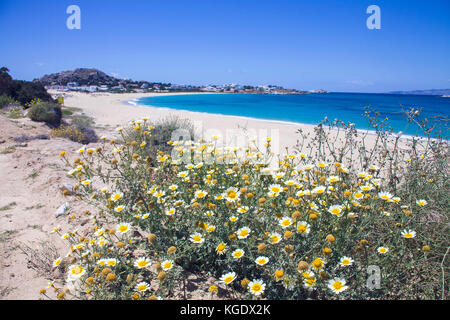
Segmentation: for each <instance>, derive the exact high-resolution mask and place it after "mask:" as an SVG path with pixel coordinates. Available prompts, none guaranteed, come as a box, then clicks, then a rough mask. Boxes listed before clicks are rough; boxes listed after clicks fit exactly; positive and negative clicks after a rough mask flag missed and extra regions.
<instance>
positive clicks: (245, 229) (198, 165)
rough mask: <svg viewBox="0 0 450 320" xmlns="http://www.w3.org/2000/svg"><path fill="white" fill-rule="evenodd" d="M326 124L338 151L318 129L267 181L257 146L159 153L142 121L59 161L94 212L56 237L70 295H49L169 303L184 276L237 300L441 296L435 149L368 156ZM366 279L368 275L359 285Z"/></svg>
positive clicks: (440, 180) (173, 148) (440, 202)
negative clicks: (204, 279)
mask: <svg viewBox="0 0 450 320" xmlns="http://www.w3.org/2000/svg"><path fill="white" fill-rule="evenodd" d="M334 126H335V128H334V129H335V130H334V132H336V131H337V132H339V130H341V131H342V132H345V136H344V139H347V140H346V141H347V142H348V143H347V144H342V145H344V147H343V148H342V149H339V150H338V149H335V148H334V147H332V145H333V143H332V141H330V140H332V139H334V137H333V138H330V136H327V131H326V129H324V127H323V126H320V125H319V126H318V128H317V130H316V136H315V137H311V141H312V142H310V143H309V145H308V144H304V145H301V142H300V145H299V148H298V150H296V151H295V152H292V153H288V152H287V153H286V154H282V155H279V157H278V158H277V164H278V166H277V168H275V169H273V168H269V167H268V164H269V162H270V160H271V157H272V152H271V142H270V139H267V141H266V144H265V149H263V150H261V149H260V148H258V147H256V145H252V144H251V143H250V144H249V145H248V146H247V147H245V148H232V147H221V146H220V145H218V144H217V141H216V140H215V139H214V138H213V139H211V140H205V139H200V140H199V141H191V140H188V141H172V140H170V141H166V144H167V146H169V148H167V146H165V147H164V150H165V151H162V149H158V148H156V147H155V144H154V140H153V139H154V138H153V130H154V126H152V124H151V123H150V122H149V121H148V119H141V120H137V121H133V122H132V123H131V124H130V126H129V127H127V128H120V129H119V130H118V132H119V134H120V136H121V138H120V139H117V140H110V141H109V142H107V141H106V139H105V140H103V144H102V145H101V146H100V147H97V148H95V149H82V150H79V152H78V154H76V155H74V156H73V157H72V156H69V155H67V154H66V153H62V154H61V158H62V160H63V161H64V162H65V163H66V165H67V166H68V174H69V175H70V176H72V177H73V178H74V179H75V181H76V182H77V185H76V191H77V194H78V196H79V197H80V199H82V200H84V201H86V203H88V204H89V205H91V206H93V207H94V208H96V210H95V212H91V213H90V216H91V219H92V224H93V227H92V230H91V231H90V232H89V233H87V234H83V235H81V234H79V233H78V232H77V231H75V232H73V231H72V232H70V231H69V232H66V233H63V231H59V230H58V231H57V232H61V237H62V238H63V239H64V241H67V243H68V246H69V248H70V250H69V253H68V254H67V257H66V258H64V260H67V261H66V263H60V261H56V262H55V264H57V266H56V267H55V268H62V270H63V271H64V272H65V274H66V279H65V281H64V282H63V283H62V284H61V286H64V285H67V286H70V288H71V289H70V291H69V292H70V294H68V293H64V292H65V291H64V289H62V287H58V288H57V289H55V290H57V291H58V290H59V291H58V292H60V293H64V295H63V296H62V298H68V297H72V298H79V299H159V298H170V297H171V296H173V292H174V290H177V288H181V286H182V284H183V283H184V280H183V277H184V276H183V272H184V271H189V272H192V273H207V274H209V275H211V276H213V277H214V278H215V279H217V281H216V284H215V285H214V286H213V287H211V288H213V289H211V288H210V292H212V293H213V294H214V293H215V292H217V290H218V289H217V288H218V287H220V288H222V289H223V290H230V291H231V292H234V293H235V294H237V295H239V297H241V298H245V299H305V298H317V299H366V298H367V299H372V298H378V299H398V298H441V297H442V295H444V296H446V295H447V293H446V292H445V290H444V289H445V287H443V282H444V285H445V283H446V281H448V278H447V273H446V271H448V270H446V269H445V268H447V267H448V264H446V263H445V254H446V250H447V247H448V229H446V227H445V225H446V224H447V223H448V202H449V199H448V194H449V193H448V191H449V188H448V187H449V185H448V171H446V170H445V168H446V166H447V165H448V145H447V144H445V143H443V142H442V140H441V141H440V142H439V141H437V142H433V143H432V142H430V141H431V140H428V144H429V145H428V146H425V147H424V148H417V145H415V146H413V147H412V148H410V149H409V150H406V151H405V150H398V149H397V150H396V149H394V151H392V150H390V149H389V148H388V147H387V144H386V141H387V140H388V139H389V138H388V136H386V135H384V133H383V134H380V135H379V137H378V139H379V140H377V144H376V145H375V147H374V148H375V149H374V150H377V151H374V152H373V153H372V157H371V155H370V152H369V151H367V149H364V148H363V147H362V145H361V144H364V141H363V140H361V139H359V140H357V139H355V132H354V131H352V130H351V127H343V126H339V125H337V124H336V123H335V125H334ZM336 127H337V128H336ZM382 132H385V131H382ZM383 139H384V140H383ZM303 141H306V140H303ZM160 143H161V142H159V144H160ZM434 143H440V144H439V148H438V147H437V146H438V145H436V144H434ZM358 144H359V146H360V149H351V148H352V145H353V146H354V148H358ZM383 146H385V147H386V148H385V149H384V152H386V154H383V153H382V152H383V151H379V150H378V149H377V148H382V147H383ZM356 150H357V151H358V152H357V153H356ZM417 150H419V151H417ZM380 152H381V153H380ZM352 154H353V155H357V156H355V158H352ZM383 156H384V157H385V159H388V160H386V161H379V160H382V157H383ZM377 157H378V158H377ZM380 157H381V158H380ZM394 158H395V160H394ZM444 167H445V168H444ZM394 174H395V175H396V176H397V179H395V177H394V176H393V175H394ZM373 267H375V269H377V268H378V270H379V271H380V272H379V275H380V276H379V277H378V278H375V280H374V281H375V282H374V283H375V286H370V285H369V284H368V283H371V281H372V280H371V279H373V278H371V277H372V276H374V275H373V274H371V273H370V272H369V271H370V270H371V269H373ZM52 286H54V287H55V288H56V284H54V283H52ZM181 290H182V289H181Z"/></svg>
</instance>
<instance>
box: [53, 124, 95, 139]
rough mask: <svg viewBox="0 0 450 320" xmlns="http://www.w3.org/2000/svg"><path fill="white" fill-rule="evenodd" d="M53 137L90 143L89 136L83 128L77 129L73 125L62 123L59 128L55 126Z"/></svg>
mask: <svg viewBox="0 0 450 320" xmlns="http://www.w3.org/2000/svg"><path fill="white" fill-rule="evenodd" d="M50 136H51V137H59V138H66V139H69V140H72V141H75V142H79V143H88V142H89V141H87V138H86V137H85V135H84V134H83V132H82V131H81V130H77V129H75V128H73V127H71V126H66V125H61V126H59V128H53V129H52V131H51V133H50Z"/></svg>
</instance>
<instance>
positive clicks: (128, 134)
mask: <svg viewBox="0 0 450 320" xmlns="http://www.w3.org/2000/svg"><path fill="white" fill-rule="evenodd" d="M133 123H134V122H133ZM147 125H148V129H149V130H150V131H151V134H147V135H146V140H145V141H146V143H147V142H148V144H147V145H146V146H144V147H142V149H143V150H142V152H143V156H145V157H147V158H148V160H149V165H156V160H155V159H156V157H157V154H158V152H168V151H170V149H171V146H170V145H169V144H168V142H169V141H170V140H171V139H172V134H174V132H175V131H176V130H180V132H181V133H183V134H184V135H185V136H184V139H194V134H195V130H194V126H193V124H192V123H191V122H190V121H189V120H188V119H182V118H178V117H176V116H168V117H165V118H162V119H160V120H159V121H158V122H156V123H151V124H150V123H148V124H147ZM138 128H139V129H138ZM137 129H138V130H137ZM141 129H142V128H141V126H140V125H139V124H137V123H135V125H134V126H130V127H127V128H125V129H123V128H119V130H120V132H121V135H122V138H123V140H122V142H124V143H126V142H131V141H136V140H141V139H142V135H143V134H145V133H146V132H147V133H149V131H145V130H144V131H143V130H141Z"/></svg>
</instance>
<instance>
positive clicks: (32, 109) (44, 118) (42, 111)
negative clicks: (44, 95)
mask: <svg viewBox="0 0 450 320" xmlns="http://www.w3.org/2000/svg"><path fill="white" fill-rule="evenodd" d="M27 107H28V114H27V115H28V117H29V118H30V119H31V120H33V121H39V122H45V123H46V124H47V125H49V126H50V127H53V128H56V127H59V125H60V124H61V119H62V112H61V107H60V106H59V105H58V104H55V103H50V102H45V101H41V100H39V99H37V100H32V101H31V102H30V103H29V104H27Z"/></svg>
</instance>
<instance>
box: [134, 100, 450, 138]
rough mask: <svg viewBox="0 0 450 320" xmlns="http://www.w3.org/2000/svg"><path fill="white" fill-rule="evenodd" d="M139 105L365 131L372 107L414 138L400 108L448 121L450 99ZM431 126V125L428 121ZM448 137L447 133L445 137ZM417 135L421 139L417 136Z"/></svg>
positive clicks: (412, 127)
mask: <svg viewBox="0 0 450 320" xmlns="http://www.w3.org/2000/svg"><path fill="white" fill-rule="evenodd" d="M138 103H139V104H141V105H148V106H155V107H165V108H172V109H178V110H188V111H197V112H207V113H216V114H223V115H233V116H244V117H251V118H260V119H266V120H278V121H289V122H300V123H307V124H317V123H319V122H320V121H322V120H323V119H324V118H325V117H328V119H330V120H334V119H339V120H342V121H345V122H351V123H354V124H355V126H356V128H358V129H368V128H369V125H368V122H367V120H366V119H365V118H364V116H363V115H364V112H365V109H364V107H368V106H370V107H372V108H374V109H375V110H377V111H378V112H379V113H380V118H381V119H384V118H385V117H388V118H389V125H390V126H391V127H392V128H393V130H394V131H395V132H398V131H403V132H404V133H406V134H412V135H415V134H416V133H418V132H417V130H418V127H417V126H415V125H409V127H408V128H406V126H407V121H406V117H405V114H404V113H403V112H402V108H403V109H405V110H407V109H409V108H411V107H413V108H416V109H417V108H420V109H422V114H421V118H425V117H426V118H432V117H435V116H438V115H442V116H446V117H448V116H449V114H450V98H444V97H440V96H419V95H394V94H368V93H328V94H308V95H259V94H197V95H174V96H158V97H145V98H141V99H139V101H138ZM431 122H432V123H433V121H431ZM405 128H406V129H405ZM445 134H447V133H445ZM419 135H422V134H420V133H419Z"/></svg>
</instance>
